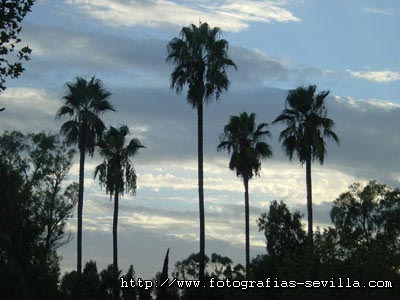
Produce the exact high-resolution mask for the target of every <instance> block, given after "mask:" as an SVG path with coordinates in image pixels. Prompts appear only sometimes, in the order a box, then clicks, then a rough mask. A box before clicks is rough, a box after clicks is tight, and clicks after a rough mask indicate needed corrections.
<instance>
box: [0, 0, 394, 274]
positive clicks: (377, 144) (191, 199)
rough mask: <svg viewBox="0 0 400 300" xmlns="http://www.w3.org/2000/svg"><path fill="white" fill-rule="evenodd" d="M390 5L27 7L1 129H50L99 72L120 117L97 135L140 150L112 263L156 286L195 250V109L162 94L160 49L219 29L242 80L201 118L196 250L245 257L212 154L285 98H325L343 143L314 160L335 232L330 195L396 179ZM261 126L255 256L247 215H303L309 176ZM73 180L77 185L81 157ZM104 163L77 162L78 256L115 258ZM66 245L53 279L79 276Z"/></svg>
mask: <svg viewBox="0 0 400 300" xmlns="http://www.w3.org/2000/svg"><path fill="white" fill-rule="evenodd" d="M399 14H400V4H399V2H398V1H396V0H392V1H389V0H384V1H372V0H371V1H370V0H353V1H345V0H334V1H317V0H303V1H301V0H274V1H250V0H216V1H209V0H200V1H190V0H183V1H174V0H170V1H166V0H153V1H148V0H138V1H136V0H130V1H128V0H96V1H94V0H64V1H62V0H37V1H36V3H35V4H34V6H33V7H32V12H31V13H30V14H29V15H28V16H27V17H26V18H25V20H24V22H23V31H22V34H21V37H22V44H28V45H29V46H30V48H32V55H31V60H30V61H29V62H27V63H24V67H25V68H26V70H25V72H24V73H23V74H22V75H21V76H20V77H19V78H18V79H8V81H7V82H6V86H7V90H6V91H5V92H3V93H1V94H0V107H3V106H5V107H6V111H5V112H3V113H2V115H1V118H0V128H1V129H2V130H20V131H23V132H39V131H42V130H45V131H49V132H52V133H58V132H59V128H60V125H61V124H62V123H61V121H55V118H54V116H55V112H56V111H57V109H58V108H59V107H60V106H61V105H62V103H63V102H62V97H63V95H65V94H66V92H67V90H66V83H67V82H73V80H74V78H75V77H77V76H81V77H84V78H86V79H90V78H91V77H92V76H96V78H99V79H100V80H101V81H102V83H103V84H104V87H105V88H106V89H107V90H109V91H110V92H111V94H112V96H111V98H110V101H111V102H112V103H113V105H114V106H115V107H116V109H117V112H115V113H107V114H105V115H104V121H105V123H106V125H113V126H119V125H125V124H126V125H128V126H129V128H130V131H131V137H136V138H139V139H140V141H141V142H142V143H143V144H144V145H145V146H146V148H145V149H140V151H139V153H138V154H137V156H135V157H134V158H133V162H134V164H135V168H136V171H137V174H138V177H137V186H138V188H137V191H136V195H135V196H130V195H124V197H123V198H122V199H121V201H120V218H119V264H120V267H121V268H122V269H123V270H124V271H127V269H128V266H129V264H133V265H134V267H135V270H136V274H138V275H140V276H142V278H145V279H146V278H151V277H153V276H154V275H155V273H156V272H157V271H160V269H161V267H162V262H163V257H164V255H165V252H166V250H167V248H171V251H170V263H171V265H170V269H171V270H172V269H173V267H172V264H173V263H175V262H176V261H178V260H182V259H184V258H186V257H187V256H189V254H191V253H194V252H198V247H199V243H198V231H199V225H198V194H197V129H196V126H197V122H196V118H197V114H196V111H195V110H194V109H192V107H191V105H189V104H188V103H187V101H186V95H185V91H184V92H183V93H182V94H181V95H178V94H176V93H174V91H172V90H171V89H170V81H169V78H170V74H171V71H172V70H173V66H172V65H170V64H168V63H166V62H165V58H166V55H167V48H166V47H167V44H168V42H169V41H170V40H171V39H172V38H174V37H177V36H179V32H180V29H181V28H182V27H183V26H188V25H190V24H192V23H194V24H198V23H199V21H201V22H207V23H209V24H210V25H211V26H218V27H220V28H221V30H222V38H225V39H226V40H228V42H229V52H228V53H229V55H230V57H231V58H232V60H233V61H234V62H235V63H236V65H237V67H238V69H237V71H235V70H233V69H229V70H228V76H229V79H230V81H231V85H230V87H229V90H228V91H227V92H226V93H224V94H223V95H222V97H221V99H220V100H219V101H213V102H211V103H210V104H209V105H207V106H206V107H205V110H204V179H205V185H204V189H205V216H206V254H208V255H211V253H213V252H217V253H219V254H221V255H226V256H229V257H230V258H232V259H233V261H234V262H235V263H242V264H243V263H244V257H245V252H244V197H243V193H244V190H243V183H242V182H241V180H240V178H237V177H236V174H235V173H234V172H232V171H230V170H229V168H228V162H229V155H228V153H226V152H217V150H216V147H217V145H218V143H219V135H220V134H221V133H222V131H223V127H224V125H225V124H226V123H227V122H228V120H229V117H230V116H232V115H238V114H240V113H241V112H243V111H247V112H249V113H251V112H255V113H256V115H257V119H256V121H257V122H258V123H261V122H268V123H271V122H272V120H274V118H275V117H276V116H278V115H279V113H280V112H281V111H282V110H283V109H284V106H285V99H286V95H287V92H288V90H290V89H295V88H297V87H299V86H308V85H310V84H313V85H316V86H317V89H318V91H323V90H329V91H330V94H329V96H328V97H327V99H326V102H327V108H328V117H330V118H332V119H333V120H334V121H335V124H336V127H335V131H336V133H337V134H338V136H339V138H340V141H341V143H340V145H336V144H334V143H330V142H328V144H327V148H328V150H327V151H328V154H327V158H326V160H325V163H324V165H322V166H320V165H319V164H317V163H315V164H313V173H312V178H313V201H314V214H315V221H314V222H315V225H316V226H320V227H326V226H330V225H331V223H330V218H329V211H330V208H331V206H332V201H334V200H335V199H336V198H337V197H338V196H339V195H340V193H342V192H345V191H346V190H347V188H348V186H349V185H350V184H352V183H354V182H361V183H366V182H367V181H369V180H373V179H376V180H378V181H380V182H383V183H386V184H388V185H390V186H393V187H394V186H399V182H400V172H399V166H400V151H399V149H400V135H399V131H400V122H399V120H400V118H399V116H400V96H399V95H400V40H399V38H398V37H399V28H400V16H399ZM282 128H283V127H281V126H279V125H270V126H269V129H270V131H271V133H272V137H271V138H270V139H269V140H268V143H269V144H270V145H271V147H272V149H273V157H272V158H271V159H267V160H265V161H263V163H262V172H261V176H260V177H257V178H255V179H253V180H252V181H251V182H250V222H251V256H252V257H255V256H256V255H258V254H263V253H266V250H265V248H266V247H265V238H264V235H263V233H262V232H259V231H258V227H257V224H256V220H257V219H258V218H259V217H260V215H261V214H262V213H263V212H267V211H268V207H269V204H270V202H271V201H273V200H279V201H280V200H282V201H284V202H285V203H286V204H287V205H288V206H289V208H290V209H291V210H298V211H300V212H302V213H303V214H305V213H306V186H305V168H304V167H302V166H301V165H300V163H299V162H298V161H297V160H296V159H294V160H293V161H289V160H288V159H287V157H285V155H284V154H283V153H282V151H281V146H280V143H279V141H278V136H279V132H280V130H282ZM74 162H75V163H74V165H73V167H72V169H71V172H70V174H69V177H68V182H71V181H74V180H76V181H77V178H78V171H79V167H78V158H77V157H76V158H75V160H74ZM99 163H100V158H99V157H98V156H95V157H94V158H93V159H92V158H88V159H87V160H86V164H85V197H84V208H83V210H84V220H83V228H84V232H83V260H84V261H88V260H89V259H95V260H96V261H97V264H98V267H99V268H100V269H101V268H104V267H105V266H106V265H108V264H110V263H111V262H112V231H111V229H112V215H113V203H112V202H110V198H109V196H108V195H106V193H105V190H104V189H101V188H100V186H99V184H98V182H97V181H96V180H94V179H93V170H94V168H95V166H96V165H97V164H99ZM68 230H70V231H71V234H72V240H71V241H70V243H69V244H67V245H66V246H63V247H62V248H61V249H59V254H60V255H61V256H62V261H61V268H62V271H63V272H64V271H70V270H73V269H74V268H75V266H76V239H75V236H76V235H75V232H76V218H75V215H74V217H73V218H72V219H71V220H70V221H69V222H68Z"/></svg>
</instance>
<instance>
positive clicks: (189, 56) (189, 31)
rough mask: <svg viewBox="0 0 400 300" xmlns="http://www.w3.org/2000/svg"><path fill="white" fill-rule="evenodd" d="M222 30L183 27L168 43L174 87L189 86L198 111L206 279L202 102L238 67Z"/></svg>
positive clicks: (223, 87)
mask: <svg viewBox="0 0 400 300" xmlns="http://www.w3.org/2000/svg"><path fill="white" fill-rule="evenodd" d="M220 33H221V30H220V29H219V28H218V27H214V28H210V27H209V25H208V24H207V23H200V24H199V26H196V25H194V24H192V25H190V26H189V27H183V28H182V30H181V32H180V37H179V38H178V37H175V38H173V39H172V40H171V41H170V42H169V43H168V48H167V49H168V56H167V61H168V62H171V63H172V64H173V65H174V66H175V68H174V71H173V72H172V73H171V88H172V89H174V90H175V91H176V92H177V93H181V92H182V89H183V87H184V86H185V85H187V86H188V91H187V96H186V99H187V100H188V102H189V103H190V104H191V105H192V106H193V108H196V109H197V129H198V132H197V142H198V186H199V218H200V265H199V267H200V272H199V279H200V280H201V281H203V280H204V267H205V221H204V190H203V102H205V103H208V102H210V101H211V100H212V98H213V97H214V96H215V98H216V99H217V100H218V99H219V98H220V95H221V93H222V92H223V91H224V90H227V89H228V86H229V80H228V76H227V73H226V70H225V69H226V68H227V67H235V68H236V65H235V64H234V62H233V61H232V60H231V59H230V58H229V57H228V42H227V41H226V40H225V39H219V38H218V37H219V35H220Z"/></svg>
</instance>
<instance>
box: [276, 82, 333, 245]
mask: <svg viewBox="0 0 400 300" xmlns="http://www.w3.org/2000/svg"><path fill="white" fill-rule="evenodd" d="M315 91H316V86H315V85H310V86H309V87H308V88H305V87H298V88H297V89H295V90H290V91H289V94H288V96H287V98H286V108H285V109H284V110H283V112H282V113H281V114H280V115H279V116H278V117H277V118H276V119H275V121H274V123H278V122H283V123H285V124H286V125H287V127H286V128H285V129H284V130H282V132H281V133H280V135H279V141H281V142H282V148H283V150H284V151H285V152H286V155H287V156H288V157H289V159H290V160H291V159H292V158H293V153H294V152H296V154H297V156H298V158H299V160H300V163H301V164H304V163H306V189H307V215H308V240H309V246H310V248H309V249H310V251H312V250H313V209H312V180H311V162H312V161H314V160H315V159H318V161H319V163H320V164H323V163H324V159H325V156H326V143H325V140H324V137H327V138H330V139H332V140H334V141H335V142H336V143H339V138H338V136H337V135H336V133H335V132H333V127H334V125H335V123H334V122H333V120H331V119H329V118H327V110H326V107H325V98H326V97H327V96H328V95H329V91H322V92H320V93H318V94H317V95H315Z"/></svg>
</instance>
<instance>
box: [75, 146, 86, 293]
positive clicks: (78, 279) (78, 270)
mask: <svg viewBox="0 0 400 300" xmlns="http://www.w3.org/2000/svg"><path fill="white" fill-rule="evenodd" d="M85 152H86V151H85V147H84V145H81V147H80V159H79V190H78V234H77V235H78V239H77V266H76V299H77V300H80V299H81V293H82V292H81V290H82V289H81V280H82V212H83V189H84V177H85Z"/></svg>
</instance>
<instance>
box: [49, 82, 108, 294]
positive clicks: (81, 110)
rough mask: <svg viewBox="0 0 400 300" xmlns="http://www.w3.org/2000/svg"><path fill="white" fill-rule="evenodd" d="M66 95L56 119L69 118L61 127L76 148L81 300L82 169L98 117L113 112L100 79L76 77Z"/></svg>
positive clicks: (99, 127)
mask: <svg viewBox="0 0 400 300" xmlns="http://www.w3.org/2000/svg"><path fill="white" fill-rule="evenodd" d="M67 89H68V91H67V94H66V95H65V96H64V97H63V99H64V100H65V102H64V104H63V105H62V106H61V107H60V108H59V110H58V111H57V113H56V118H57V119H60V118H63V117H67V118H69V120H68V121H66V122H65V123H64V124H62V126H61V133H63V134H64V135H65V138H66V141H67V142H68V143H69V144H78V148H79V155H80V158H79V197H78V229H77V235H78V238H77V274H76V275H77V276H76V278H77V287H76V288H77V292H76V297H77V299H78V300H79V299H81V277H82V212H83V190H84V175H85V174H84V168H85V156H86V153H88V154H89V155H91V156H93V154H94V149H95V144H96V142H97V140H98V139H99V137H100V135H101V133H102V132H103V130H104V127H105V126H104V124H103V121H102V120H101V118H100V116H101V115H103V113H105V112H107V111H110V110H111V111H114V108H113V106H112V105H111V104H110V102H109V101H108V99H109V97H110V95H111V94H110V92H108V91H107V90H106V89H104V87H103V86H102V83H101V81H100V80H99V79H95V77H92V79H91V80H90V81H86V80H85V79H84V78H81V77H77V78H76V79H75V81H74V82H71V83H67Z"/></svg>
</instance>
